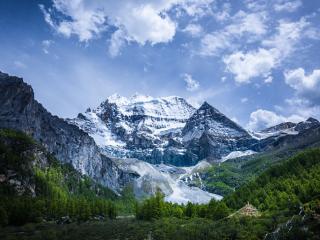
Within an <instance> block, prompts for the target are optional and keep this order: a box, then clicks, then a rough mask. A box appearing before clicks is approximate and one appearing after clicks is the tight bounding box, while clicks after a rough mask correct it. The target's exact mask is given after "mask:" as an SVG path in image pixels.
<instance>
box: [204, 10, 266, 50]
mask: <svg viewBox="0 0 320 240" xmlns="http://www.w3.org/2000/svg"><path fill="white" fill-rule="evenodd" d="M265 17H266V16H265V13H263V12H259V13H249V14H248V13H245V12H243V11H239V12H238V13H237V14H236V15H235V16H233V17H232V23H231V24H229V25H227V26H225V27H224V28H223V29H222V30H220V31H215V32H212V33H209V34H206V35H205V36H204V37H203V39H202V41H201V47H200V54H201V55H204V56H215V55H219V54H220V52H221V50H224V49H230V48H233V46H234V45H236V41H237V40H239V39H240V38H242V37H243V36H245V37H247V38H249V39H250V40H253V39H255V38H257V37H259V36H262V35H264V34H265V33H266V25H265Z"/></svg>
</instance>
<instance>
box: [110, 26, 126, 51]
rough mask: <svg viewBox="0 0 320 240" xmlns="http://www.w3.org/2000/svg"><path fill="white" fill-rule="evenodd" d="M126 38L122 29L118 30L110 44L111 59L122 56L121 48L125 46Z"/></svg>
mask: <svg viewBox="0 0 320 240" xmlns="http://www.w3.org/2000/svg"><path fill="white" fill-rule="evenodd" d="M125 42H126V38H125V34H124V33H123V31H122V30H121V29H118V30H117V31H115V32H114V33H113V34H112V36H111V39H110V44H109V54H110V56H111V57H116V56H118V55H120V52H121V48H122V46H123V45H124V44H125Z"/></svg>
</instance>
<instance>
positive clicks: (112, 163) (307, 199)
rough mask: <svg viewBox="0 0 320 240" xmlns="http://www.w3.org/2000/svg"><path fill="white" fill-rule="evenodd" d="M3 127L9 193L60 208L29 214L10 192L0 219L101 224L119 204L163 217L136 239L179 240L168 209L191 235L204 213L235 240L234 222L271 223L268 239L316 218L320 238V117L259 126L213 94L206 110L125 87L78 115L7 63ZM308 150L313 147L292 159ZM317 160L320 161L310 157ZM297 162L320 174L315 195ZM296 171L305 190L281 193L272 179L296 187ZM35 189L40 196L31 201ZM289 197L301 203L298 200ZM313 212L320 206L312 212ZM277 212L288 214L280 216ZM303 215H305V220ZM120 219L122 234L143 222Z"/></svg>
mask: <svg viewBox="0 0 320 240" xmlns="http://www.w3.org/2000/svg"><path fill="white" fill-rule="evenodd" d="M0 128H1V130H0V135H1V141H0V143H1V144H0V166H1V169H0V186H1V194H2V196H15V198H14V199H15V200H14V201H16V202H15V204H16V205H17V206H18V207H17V209H20V210H21V209H26V208H28V207H30V206H32V207H34V209H36V208H37V206H38V205H41V209H47V210H46V211H48V212H50V214H49V213H48V214H46V212H45V211H44V210H41V211H40V210H39V211H40V212H39V213H38V210H32V212H33V214H30V213H29V212H28V213H25V214H26V216H24V219H22V218H21V217H19V212H14V211H13V210H12V209H11V210H10V207H11V208H12V205H11V203H10V202H14V201H13V200H12V199H10V198H9V197H4V198H3V201H2V200H1V201H0V203H1V204H0V220H3V219H5V218H7V221H4V220H3V221H2V222H3V223H2V224H3V225H6V224H8V223H9V224H13V225H20V224H24V223H26V222H37V221H38V222H39V221H40V222H41V221H44V220H45V221H46V222H49V221H57V222H60V223H72V222H73V221H74V220H73V219H77V221H80V222H81V221H82V220H88V219H91V220H92V219H95V220H97V221H98V220H99V219H100V220H101V218H105V217H106V216H109V217H110V218H111V219H113V218H115V217H116V215H117V213H118V214H120V215H121V216H120V217H121V218H125V219H126V218H129V219H130V216H129V215H132V214H135V216H136V218H137V219H140V220H146V221H149V220H150V219H158V220H157V221H158V222H156V223H155V225H148V224H147V225H139V224H140V223H139V224H138V225H135V224H136V223H135V222H133V223H132V222H130V224H133V226H134V228H142V229H143V231H142V233H141V234H142V235H139V234H138V233H139V231H138V230H137V229H135V230H134V231H133V232H134V233H132V232H131V235H130V237H131V238H132V239H145V238H146V237H148V236H149V237H150V238H148V239H153V238H152V237H154V238H155V239H178V238H176V237H177V235H175V234H177V232H175V231H174V230H173V229H170V228H168V226H167V227H166V229H167V230H166V231H168V232H167V233H166V234H167V235H163V236H162V235H161V234H159V232H157V231H156V230H157V229H158V228H159V229H161V228H162V226H163V225H166V224H170V223H166V222H162V221H164V220H163V217H164V216H166V217H168V216H169V217H171V216H174V217H175V218H177V219H178V220H176V221H175V223H174V224H178V225H179V229H180V228H181V229H180V230H179V231H181V232H182V233H181V234H182V235H181V236H180V237H182V236H185V237H186V235H184V234H187V233H186V232H185V230H183V227H181V226H183V225H185V224H189V225H188V226H189V227H190V229H194V226H199V224H200V225H201V224H202V223H201V221H207V220H203V219H211V220H212V219H213V220H214V221H213V222H210V223H206V224H204V226H206V227H208V228H209V226H210V228H211V227H212V228H213V229H217V232H216V233H215V234H217V235H216V238H214V237H212V239H231V238H232V237H231V235H230V234H231V233H230V232H228V231H227V232H228V234H226V235H223V234H224V233H225V232H226V231H225V230H223V229H221V226H222V225H224V226H226V225H228V224H231V225H232V226H233V227H234V229H238V228H241V226H244V228H245V227H248V226H252V224H253V225H254V224H260V225H261V226H263V227H261V229H259V230H257V232H255V233H254V235H253V236H255V237H257V238H261V237H262V236H264V237H265V238H270V239H283V238H281V237H280V235H279V234H280V232H281V231H283V232H286V231H287V232H289V230H288V229H289V228H290V226H292V228H294V229H296V231H297V232H299V234H300V232H303V231H304V230H303V229H305V228H303V226H308V229H310V232H308V231H307V233H306V234H309V233H310V234H314V235H312V236H317V234H316V233H315V231H316V230H314V229H317V227H314V226H318V225H315V224H319V222H317V221H318V220H315V219H316V217H315V216H318V215H314V214H317V211H319V206H320V205H319V194H320V192H319V188H318V187H319V182H320V179H319V173H320V172H316V169H318V168H319V163H320V162H319V160H320V154H319V149H317V147H320V122H319V121H318V120H317V119H314V118H308V119H306V120H305V121H302V122H299V123H292V122H284V123H281V124H279V125H276V126H273V127H270V128H267V129H264V130H261V131H259V132H251V131H248V130H246V129H244V128H243V127H241V126H239V125H238V124H237V123H235V122H234V121H232V120H231V119H229V118H228V117H227V116H225V115H224V114H223V113H221V112H220V111H219V110H218V109H216V108H215V107H214V106H212V105H210V104H209V103H207V102H204V103H203V104H202V105H201V106H200V107H198V108H196V107H194V106H192V105H191V104H190V103H188V101H187V100H185V99H183V98H181V97H176V96H169V97H161V98H154V97H151V96H144V95H138V94H136V95H134V96H132V97H130V98H126V97H123V96H120V95H117V94H114V95H112V96H109V97H107V98H106V99H105V101H103V102H102V103H101V104H100V105H99V106H97V107H96V108H93V109H91V108H88V109H87V110H86V111H85V112H84V113H79V114H78V116H76V117H75V118H70V119H62V118H59V117H58V116H53V115H52V114H51V113H49V112H48V111H47V110H46V109H45V108H44V107H43V106H42V105H41V103H39V102H38V101H37V100H35V98H34V93H33V90H32V87H31V86H29V85H28V84H27V83H25V82H24V81H23V79H22V78H19V77H14V76H9V75H8V74H6V73H2V72H0ZM309 148H311V149H313V150H307V149H309ZM300 151H306V152H305V153H302V155H301V154H300V155H297V156H296V157H292V156H294V155H295V154H297V153H298V152H300ZM303 154H305V155H303ZM309 158H310V159H312V160H310V161H311V162H312V164H313V165H314V168H312V167H310V165H308V164H307V163H306V162H305V161H304V160H303V159H309ZM288 161H289V162H290V163H291V165H290V164H289V165H288ZM310 164H311V163H310ZM290 166H298V167H297V168H299V169H300V170H301V173H302V172H303V174H305V176H306V178H305V179H307V177H308V176H309V175H310V176H311V175H312V174H314V175H313V176H314V177H313V178H311V179H312V181H314V182H313V183H312V184H313V185H312V186H313V187H311V188H312V189H313V190H312V191H313V192H312V193H309V194H307V193H306V192H304V193H303V194H305V195H303V194H302V192H301V193H300V189H299V188H298V187H296V188H295V187H294V186H296V185H294V184H298V181H300V180H301V179H300V178H299V176H300V175H296V176H295V177H293V176H294V174H295V172H293V169H291V168H290ZM277 169H279V170H277ZM281 169H282V170H281ZM312 171H315V172H312ZM281 174H283V175H281ZM290 174H291V175H290ZM291 177H292V179H295V181H296V182H292V184H293V185H290V187H292V188H294V190H292V195H290V194H289V193H287V190H286V189H285V188H284V189H283V191H282V192H281V193H279V192H276V191H280V190H275V188H273V185H272V186H269V185H270V184H271V183H274V184H275V185H277V184H279V186H280V185H281V184H282V185H281V186H287V185H283V184H287V182H285V183H284V181H285V179H291ZM300 177H301V176H300ZM266 179H268V180H266ZM288 181H289V180H288ZM290 181H291V180H290ZM306 181H307V180H306ZM268 184H269V185H268ZM305 184H308V183H305ZM308 186H309V185H308ZM264 188H265V189H267V190H266V191H268V192H266V191H263V189H264ZM309 190H310V189H309V188H307V190H305V191H309ZM310 191H311V190H310ZM246 193H247V195H246ZM254 194H255V195H254ZM259 194H260V195H259ZM261 194H262V195H261ZM273 194H275V195H273ZM281 194H283V195H281ZM284 194H287V195H284ZM23 196H28V199H29V200H28V201H26V202H23V201H25V200H23V201H22V200H19V199H20V198H22V197H23ZM48 196H49V198H48ZM253 196H254V197H253ZM5 199H7V200H5ZM32 199H39V200H37V201H36V202H37V204H38V205H36V206H34V205H33V204H32V202H33V200H32ZM48 199H51V200H52V199H56V201H57V203H58V205H59V204H61V205H60V206H63V209H64V208H65V209H66V210H65V211H63V210H61V211H60V210H59V211H58V212H59V213H57V210H56V209H57V208H59V207H58V205H51V204H53V203H52V202H51V200H48ZM79 199H80V200H79ZM266 199H267V200H266ZM280 200H281V201H282V202H281V201H280ZM247 201H250V203H252V204H254V206H252V205H250V204H249V203H248V204H247V205H246V206H245V207H244V209H240V210H239V211H237V210H238V209H239V208H241V207H243V205H245V203H246V202H247ZM277 201H279V202H278V203H276V202H277ZM21 202H23V204H22V205H21V206H20V205H19V204H21ZM285 202H287V203H289V202H290V204H289V205H288V206H287V205H285ZM42 204H43V205H42ZM272 204H274V206H273V205H272ZM277 204H278V205H277ZM281 204H282V205H281ZM308 204H309V205H308ZM3 206H4V207H3ZM76 206H77V207H80V210H76V209H77V207H76ZM88 206H89V207H88ZM284 206H285V207H284ZM297 206H298V207H297ZM32 209H33V208H32ZM70 209H72V210H70ZM84 209H87V210H84ZM101 209H104V210H101ZM150 209H151V210H150ZM248 209H249V210H248ZM296 209H300V210H299V211H300V212H299V211H298V212H297V211H296ZM306 209H309V210H310V214H311V215H310V214H309V215H307V213H306V212H307V210H306ZM276 210H278V212H282V211H285V213H283V214H282V213H281V214H282V215H281V216H280V215H279V214H278V215H277V214H274V211H276ZM287 210H288V211H287ZM302 210H303V211H302ZM17 211H18V210H17ZM21 211H22V210H21ZM24 211H25V210H24ZM30 211H31V210H30ZM77 211H79V212H77ZM86 211H88V212H86ZM148 211H149V212H148ZM150 211H151V212H150ZM252 211H253V212H254V213H253V215H254V217H255V218H257V219H258V220H256V222H254V221H255V220H252V218H250V219H247V220H245V221H247V222H246V223H242V222H241V221H242V220H239V219H241V218H242V217H243V216H244V215H245V216H251V215H250V214H251V213H252ZM65 212H67V213H65ZM84 212H85V213H84ZM116 212H117V213H116ZM261 214H262V216H263V217H262V218H261V217H259V216H261ZM128 216H129V217H128ZM234 216H237V217H236V218H237V219H238V220H234V218H235V217H234ZM271 216H273V217H274V216H278V218H277V220H276V221H275V222H273V223H271V222H268V221H269V220H270V219H271V218H272V217H271ZM193 217H197V218H199V219H198V220H195V221H199V222H198V223H197V224H196V225H194V223H190V222H184V221H187V220H185V218H193ZM313 217H315V219H313ZM159 219H160V220H159ZM201 219H202V220H201ZM232 219H233V220H232ZM292 219H297V221H298V223H297V225H294V224H296V222H294V221H293V220H292ZM306 219H308V221H309V222H306ZM211 220H210V221H211ZM113 221H120V222H119V223H117V224H118V225H116V226H117V227H115V228H116V230H114V231H115V232H116V233H115V232H113V233H108V236H110V237H111V238H110V239H112V237H115V236H119V231H120V232H122V231H121V228H123V227H124V225H126V224H128V222H125V221H131V220H113ZM132 221H134V220H132ZM168 221H172V219H171V220H170V219H169V220H168ZM216 221H218V222H216ZM219 221H220V222H219ZM221 221H224V223H223V224H222V222H221ZM230 221H231V223H230ZM252 222H254V223H252ZM251 223H252V224H251ZM108 224H111V225H112V224H116V222H109V223H108ZM157 224H158V225H157ZM172 224H173V223H172ZM219 224H220V225H219ZM221 224H222V225H221ZM250 224H251V225H250ZM281 224H284V225H281ZM154 226H156V227H155V228H156V229H153V227H154ZM254 226H256V225H254ZM301 226H302V227H301ZM87 227H88V226H87ZM109 227H110V228H113V227H114V226H113V227H112V226H109ZM300 227H301V228H300ZM53 228H55V227H53ZM89 228H93V229H94V228H97V226H96V225H92V226H89ZM110 228H108V229H110ZM93 229H90V230H88V231H93ZM255 229H258V228H255ZM6 231H10V230H6ZM24 231H25V230H24ZM52 231H58V232H59V231H60V230H52ZM65 231H72V230H70V229H65ZM94 231H95V230H94ZM117 231H118V232H117ZM128 231H129V230H128ZM195 231H196V233H195V235H194V237H195V238H191V239H200V238H198V236H200V235H201V234H203V232H206V234H209V235H210V234H213V233H211V230H210V231H209V230H208V229H207V228H206V229H203V228H199V229H198V230H195ZM197 231H198V232H197ZM235 231H236V230H235ZM237 231H238V230H237ZM243 231H244V233H243V234H244V235H243V239H249V237H248V236H249V235H246V234H248V233H250V232H253V230H252V229H250V230H248V231H246V230H243ZM129 232H130V231H129ZM60 233H61V232H60ZM60 233H59V234H60ZM151 233H152V234H151ZM267 233H268V234H269V235H265V234H267ZM112 234H114V235H112ZM150 234H151V235H150ZM170 234H171V235H170ZM219 234H220V235H219ZM301 234H302V233H301ZM9 235H10V234H9ZM9 235H8V236H9ZM1 236H2V235H1V234H0V237H1ZM3 236H7V235H3ZM41 236H42V235H41ZM59 236H60V235H59ZM139 236H140V237H141V238H139ZM161 236H162V237H163V238H161ZM201 236H204V235H201ZM212 236H213V235H212ZM221 236H224V237H221ZM290 236H291V235H290ZM127 237H128V236H127V235H125V237H124V238H123V239H129V238H127ZM318 237H319V235H318ZM131 238H130V239H131ZM24 239H27V238H24ZM121 239H122V238H121ZM179 239H180V238H179ZM182 239H187V238H182ZM188 239H190V238H188ZM201 239H202V238H201ZM203 239H206V238H203ZM232 239H235V238H232ZM254 239H256V238H254ZM288 239H289V238H288ZM314 239H318V238H314Z"/></svg>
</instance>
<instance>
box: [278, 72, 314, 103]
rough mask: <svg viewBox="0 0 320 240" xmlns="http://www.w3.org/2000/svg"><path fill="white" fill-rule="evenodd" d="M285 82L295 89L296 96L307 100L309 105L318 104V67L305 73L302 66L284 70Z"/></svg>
mask: <svg viewBox="0 0 320 240" xmlns="http://www.w3.org/2000/svg"><path fill="white" fill-rule="evenodd" d="M284 76H285V82H286V83H287V84H288V85H289V86H290V87H292V88H293V89H295V90H296V93H297V95H298V96H300V97H302V98H304V99H306V100H308V101H309V102H310V104H311V105H315V104H320V69H315V70H313V71H312V72H311V73H310V74H306V73H305V70H304V69H303V68H297V69H294V70H287V71H285V72H284Z"/></svg>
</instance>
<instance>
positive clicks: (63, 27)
mask: <svg viewBox="0 0 320 240" xmlns="http://www.w3.org/2000/svg"><path fill="white" fill-rule="evenodd" d="M40 9H41V10H42V12H43V14H44V17H45V21H46V22H47V23H48V24H49V25H50V26H51V27H52V28H53V29H54V30H56V31H57V32H58V33H60V34H62V35H64V36H66V37H70V36H71V35H72V34H75V35H77V36H78V37H79V40H80V41H81V42H87V41H88V40H90V39H92V38H93V37H94V36H95V35H97V34H99V33H100V32H101V31H103V30H104V29H105V26H106V25H105V22H106V16H105V14H104V12H103V11H102V10H100V9H94V8H89V7H87V4H86V2H85V1H81V0H70V1H66V0H53V9H54V10H56V11H58V12H60V13H62V14H64V15H65V16H68V17H70V20H69V19H68V20H66V19H63V20H61V21H58V20H57V22H55V20H54V13H53V9H49V10H46V9H45V8H44V6H43V5H40Z"/></svg>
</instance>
